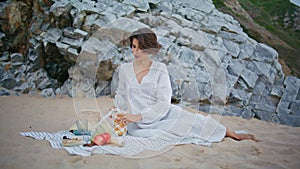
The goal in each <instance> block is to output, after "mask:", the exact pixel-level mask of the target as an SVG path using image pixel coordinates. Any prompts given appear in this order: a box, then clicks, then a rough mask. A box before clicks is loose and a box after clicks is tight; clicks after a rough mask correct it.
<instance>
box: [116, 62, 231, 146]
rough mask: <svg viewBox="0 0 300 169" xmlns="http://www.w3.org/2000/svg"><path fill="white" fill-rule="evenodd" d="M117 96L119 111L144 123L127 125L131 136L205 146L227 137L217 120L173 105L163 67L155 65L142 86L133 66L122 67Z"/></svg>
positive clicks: (167, 75) (142, 82)
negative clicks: (140, 116)
mask: <svg viewBox="0 0 300 169" xmlns="http://www.w3.org/2000/svg"><path fill="white" fill-rule="evenodd" d="M116 93H117V94H116V96H115V100H117V103H118V105H117V107H118V108H119V109H121V110H124V111H126V112H127V113H132V114H138V113H141V115H142V120H141V121H139V122H137V123H130V124H129V125H128V128H127V131H128V134H129V135H132V136H137V137H147V138H151V139H162V140H167V141H172V142H174V141H180V142H184V143H194V144H202V145H210V144H211V143H212V142H219V141H221V140H222V139H223V138H224V137H225V133H226V128H225V127H224V126H223V125H221V124H220V123H218V122H217V121H216V120H215V119H213V118H211V117H210V116H203V115H201V114H195V113H191V112H188V111H186V110H183V109H182V108H181V107H179V106H176V105H173V104H171V95H172V89H171V84H170V79H169V74H168V71H167V68H166V65H164V64H163V63H160V62H155V61H153V62H152V65H151V67H150V70H149V72H148V73H147V75H145V76H144V77H143V79H142V81H141V83H139V82H138V81H137V78H136V75H135V72H134V68H133V62H130V63H124V64H121V66H120V67H119V84H118V89H117V92H116Z"/></svg>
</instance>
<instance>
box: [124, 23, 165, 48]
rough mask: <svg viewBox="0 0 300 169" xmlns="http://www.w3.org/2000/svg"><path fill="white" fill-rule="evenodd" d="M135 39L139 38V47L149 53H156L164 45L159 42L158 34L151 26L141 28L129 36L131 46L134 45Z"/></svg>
mask: <svg viewBox="0 0 300 169" xmlns="http://www.w3.org/2000/svg"><path fill="white" fill-rule="evenodd" d="M133 39H137V40H138V43H139V48H140V49H141V50H143V51H144V52H146V53H149V54H156V53H157V52H158V51H159V49H160V48H161V47H162V46H161V44H159V43H158V42H157V37H156V34H155V33H154V32H153V31H152V30H151V29H149V28H141V29H138V30H137V31H134V32H133V33H132V34H131V36H130V37H129V40H130V48H131V47H132V41H133Z"/></svg>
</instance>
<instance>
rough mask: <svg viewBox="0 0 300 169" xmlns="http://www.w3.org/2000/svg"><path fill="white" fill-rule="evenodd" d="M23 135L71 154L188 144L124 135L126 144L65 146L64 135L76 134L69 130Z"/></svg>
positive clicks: (133, 152) (128, 151)
mask: <svg viewBox="0 0 300 169" xmlns="http://www.w3.org/2000/svg"><path fill="white" fill-rule="evenodd" d="M19 134H20V135H21V136H26V137H32V138H34V139H37V140H48V141H49V142H50V144H51V147H52V148H64V149H66V150H67V152H68V153H69V154H71V155H81V156H90V155H92V154H114V155H122V156H136V155H138V154H139V153H141V152H143V151H145V150H152V151H162V150H164V149H168V148H171V147H172V145H179V144H186V143H188V142H186V141H185V142H178V141H177V142H170V141H164V140H151V139H147V138H140V137H133V136H124V137H122V139H123V142H124V146H122V147H117V146H112V145H104V146H93V147H84V146H83V145H78V146H70V147H64V146H63V145H62V138H63V136H67V137H69V138H71V137H74V136H75V135H74V134H73V133H71V132H69V131H60V132H57V133H49V132H20V133H19ZM83 137H84V138H83V140H89V137H90V136H83Z"/></svg>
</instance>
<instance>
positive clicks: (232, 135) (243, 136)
mask: <svg viewBox="0 0 300 169" xmlns="http://www.w3.org/2000/svg"><path fill="white" fill-rule="evenodd" d="M225 136H226V137H230V138H232V139H235V140H238V141H240V140H253V141H256V142H259V141H260V140H258V139H257V138H256V137H255V136H254V135H252V134H238V133H235V132H232V131H230V130H229V129H226V135H225Z"/></svg>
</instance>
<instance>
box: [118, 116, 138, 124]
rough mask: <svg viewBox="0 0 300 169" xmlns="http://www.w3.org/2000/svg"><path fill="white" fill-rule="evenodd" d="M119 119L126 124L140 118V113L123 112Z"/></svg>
mask: <svg viewBox="0 0 300 169" xmlns="http://www.w3.org/2000/svg"><path fill="white" fill-rule="evenodd" d="M121 120H123V121H124V122H125V123H126V124H129V123H136V122H138V121H140V120H142V115H141V114H129V113H125V114H123V117H122V118H121Z"/></svg>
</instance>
